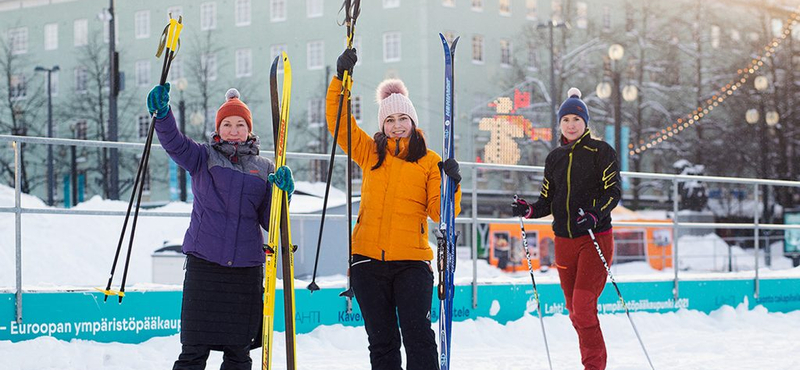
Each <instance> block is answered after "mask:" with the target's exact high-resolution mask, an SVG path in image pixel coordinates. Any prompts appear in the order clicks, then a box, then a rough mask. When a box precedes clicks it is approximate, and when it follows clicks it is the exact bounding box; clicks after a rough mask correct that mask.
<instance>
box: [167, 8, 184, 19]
mask: <svg viewBox="0 0 800 370" xmlns="http://www.w3.org/2000/svg"><path fill="white" fill-rule="evenodd" d="M167 15H172V18H175V19H178V18H180V17H182V16H183V8H182V7H180V6H171V7H169V8H167Z"/></svg>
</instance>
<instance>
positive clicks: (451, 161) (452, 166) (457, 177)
mask: <svg viewBox="0 0 800 370" xmlns="http://www.w3.org/2000/svg"><path fill="white" fill-rule="evenodd" d="M438 165H439V171H441V170H442V167H444V174H445V175H447V176H448V177H450V178H451V179H453V181H455V182H456V185H458V184H459V183H460V182H461V170H459V169H458V162H456V160H455V158H447V159H446V160H445V161H444V162H439V163H438Z"/></svg>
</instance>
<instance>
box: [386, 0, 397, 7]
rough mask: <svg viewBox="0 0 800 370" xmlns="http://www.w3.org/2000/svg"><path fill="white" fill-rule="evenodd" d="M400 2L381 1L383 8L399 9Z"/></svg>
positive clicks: (395, 0)
mask: <svg viewBox="0 0 800 370" xmlns="http://www.w3.org/2000/svg"><path fill="white" fill-rule="evenodd" d="M399 7H400V0H383V8H384V9H386V8H399Z"/></svg>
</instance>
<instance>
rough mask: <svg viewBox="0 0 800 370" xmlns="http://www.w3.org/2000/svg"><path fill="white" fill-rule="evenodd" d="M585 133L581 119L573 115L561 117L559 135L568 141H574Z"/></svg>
mask: <svg viewBox="0 0 800 370" xmlns="http://www.w3.org/2000/svg"><path fill="white" fill-rule="evenodd" d="M585 131H586V122H584V121H583V118H581V117H579V116H577V115H575V114H567V115H565V116H564V117H561V135H564V137H565V138H567V140H568V141H575V140H576V139H578V138H579V137H581V135H583V133H584V132H585Z"/></svg>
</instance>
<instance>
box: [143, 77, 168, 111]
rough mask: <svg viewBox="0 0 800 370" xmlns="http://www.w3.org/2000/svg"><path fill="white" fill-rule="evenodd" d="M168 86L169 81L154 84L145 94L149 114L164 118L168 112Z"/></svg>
mask: <svg viewBox="0 0 800 370" xmlns="http://www.w3.org/2000/svg"><path fill="white" fill-rule="evenodd" d="M169 87H170V86H169V82H167V83H165V84H163V85H156V87H154V88H153V89H152V90H150V93H149V94H147V111H148V112H150V114H151V115H152V114H153V113H155V114H156V118H158V119H164V117H166V116H167V112H169Z"/></svg>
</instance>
